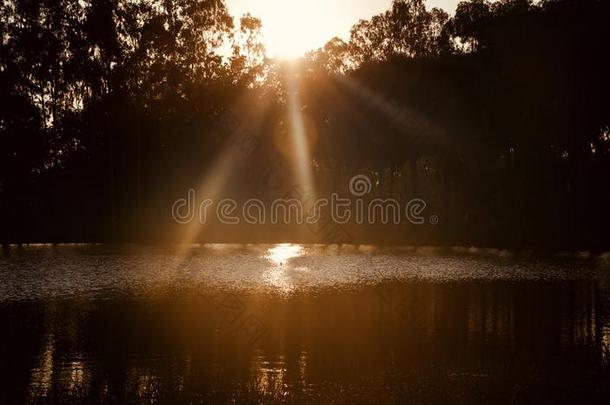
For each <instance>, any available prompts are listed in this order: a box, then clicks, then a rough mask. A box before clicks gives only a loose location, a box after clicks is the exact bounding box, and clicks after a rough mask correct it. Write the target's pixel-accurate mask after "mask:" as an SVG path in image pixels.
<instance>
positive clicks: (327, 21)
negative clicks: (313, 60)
mask: <svg viewBox="0 0 610 405" xmlns="http://www.w3.org/2000/svg"><path fill="white" fill-rule="evenodd" d="M234 1H237V0H234ZM244 7H247V10H248V12H250V13H251V14H252V15H253V16H256V17H259V18H260V19H261V20H262V23H263V28H262V35H263V41H264V44H265V47H266V49H267V56H269V57H271V58H280V59H294V58H298V57H301V56H303V55H304V54H305V53H307V52H308V51H310V50H314V49H317V48H319V47H321V46H323V45H324V44H325V43H326V41H328V40H329V39H331V38H332V37H333V36H335V35H336V32H335V30H336V27H335V24H336V22H335V23H333V17H332V15H331V14H333V13H334V12H335V11H336V10H333V9H332V8H331V6H329V1H328V0H256V1H250V2H248V4H247V6H245V5H244ZM240 11H241V10H240Z"/></svg>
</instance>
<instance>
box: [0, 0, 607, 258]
mask: <svg viewBox="0 0 610 405" xmlns="http://www.w3.org/2000/svg"><path fill="white" fill-rule="evenodd" d="M0 7H1V9H0V29H1V32H2V44H1V48H0V94H2V95H3V100H2V107H1V108H0V219H1V224H2V225H1V227H0V239H2V240H3V241H6V242H8V241H10V242H20V241H93V240H124V239H136V240H142V239H163V238H169V239H172V238H173V237H174V236H175V234H173V233H172V232H170V231H169V229H170V225H171V212H170V211H171V207H172V203H173V202H174V201H175V200H176V199H177V198H183V197H185V195H186V193H187V190H188V189H189V188H193V189H197V190H203V191H204V192H209V191H210V190H213V191H214V193H216V194H217V196H221V197H222V198H235V199H238V200H240V199H242V200H243V199H247V198H261V199H263V200H270V199H271V198H275V197H278V196H283V195H285V193H286V192H290V190H292V189H293V186H294V180H295V179H298V171H297V170H295V169H294V168H293V167H294V164H293V162H294V160H295V159H296V156H294V153H293V150H294V145H293V143H292V142H294V141H292V139H293V136H292V135H291V131H292V129H291V128H292V127H291V125H292V124H294V122H293V121H294V114H295V111H298V114H299V116H300V117H301V118H300V120H301V121H302V122H301V124H302V126H303V128H304V129H305V131H304V132H305V137H306V141H307V142H306V143H307V144H308V145H309V147H308V148H306V149H307V150H306V151H305V152H306V154H307V156H308V157H309V160H308V162H307V163H308V166H309V167H308V168H309V170H310V171H311V172H312V173H313V178H314V183H315V185H316V191H317V192H318V193H319V194H321V195H328V193H330V192H333V191H337V192H346V187H347V182H348V181H349V179H350V177H351V176H353V175H356V174H365V175H368V176H369V177H370V178H371V179H373V183H374V185H375V187H374V191H373V195H375V196H380V197H383V196H384V197H393V198H396V199H399V200H400V201H401V202H402V201H408V200H409V199H411V198H415V197H418V198H422V199H424V200H426V202H427V203H428V209H429V213H434V214H435V215H437V216H438V217H439V218H440V222H439V224H438V225H435V226H421V227H402V226H399V227H389V228H388V227H387V226H386V227H383V228H380V227H366V228H363V227H352V228H349V232H350V234H351V235H352V238H353V240H354V242H360V241H362V242H369V243H371V242H379V241H382V242H384V243H421V244H467V245H486V246H496V247H517V248H553V249H593V250H603V249H608V248H609V247H610V238H609V237H608V236H607V235H608V230H609V229H610V212H609V209H608V207H610V188H609V187H608V184H609V182H608V178H609V177H608V176H609V175H610V104H609V103H608V101H607V98H608V95H609V94H610V80H609V75H608V73H607V70H608V69H607V62H606V60H607V59H608V53H609V52H610V46H609V44H610V42H609V39H610V26H609V25H608V24H607V22H606V20H607V18H608V16H610V6H609V4H608V2H606V1H602V0H548V1H541V2H537V3H535V4H534V3H533V2H531V1H527V0H505V1H499V2H494V3H489V2H487V1H483V0H471V1H466V2H462V3H460V5H459V6H458V8H457V10H456V13H455V15H454V16H449V15H448V14H447V13H445V12H444V11H442V10H439V9H432V10H429V9H427V8H426V7H425V5H424V2H423V1H421V0H396V1H394V3H393V5H392V7H391V9H390V10H388V11H386V12H385V13H382V14H380V15H378V16H374V17H373V18H371V19H370V20H366V21H361V22H359V23H358V24H356V25H355V26H354V27H353V29H352V32H351V37H350V39H349V41H343V40H341V39H337V38H336V39H333V40H331V41H330V42H328V44H326V45H325V46H324V47H323V48H321V49H319V50H317V51H314V52H311V53H310V54H308V55H306V57H305V58H303V59H302V60H300V61H299V62H298V63H288V62H286V63H282V62H279V61H275V60H270V59H268V58H266V57H265V56H264V55H265V50H264V46H263V44H262V43H261V35H260V29H261V22H260V21H259V20H257V19H256V18H254V17H252V16H249V15H246V16H243V17H242V18H239V19H234V18H232V17H231V16H230V15H229V13H228V12H227V9H226V6H225V4H224V2H223V1H221V0H203V1H188V0H165V1H162V0H158V1H154V0H141V1H126V0H90V1H76V0H43V1H36V2H34V1H26V0H11V1H5V2H3V3H2V5H0ZM313 23H314V22H312V24H313ZM209 197H216V196H209ZM172 230H173V229H172ZM295 235H300V233H298V232H295V231H294V229H292V228H290V227H289V228H286V229H283V230H281V232H279V233H278V231H277V230H276V229H254V230H252V229H250V230H245V229H241V228H240V229H239V231H226V230H219V229H212V230H210V231H208V232H207V233H206V232H204V233H203V234H199V235H198V236H196V239H197V240H214V239H222V240H235V241H239V240H240V239H243V240H244V241H246V240H248V241H249V240H254V239H262V240H264V239H273V238H278V237H280V238H283V239H286V238H290V237H292V238H297V239H298V238H299V237H300V236H295ZM324 241H325V242H332V241H333V240H332V238H331V240H324Z"/></svg>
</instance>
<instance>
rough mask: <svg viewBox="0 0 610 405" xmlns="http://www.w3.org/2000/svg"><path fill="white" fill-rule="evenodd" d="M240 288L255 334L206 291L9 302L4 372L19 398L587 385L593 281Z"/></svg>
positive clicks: (597, 357)
mask: <svg viewBox="0 0 610 405" xmlns="http://www.w3.org/2000/svg"><path fill="white" fill-rule="evenodd" d="M384 294H390V296H391V300H393V302H394V303H395V304H394V306H387V305H386V304H387V303H388V302H390V301H391V300H390V299H389V298H388V296H384ZM240 300H241V302H242V303H243V305H244V306H245V307H246V308H248V311H249V312H250V313H253V314H256V316H257V317H259V318H260V320H261V322H263V323H264V324H265V325H266V327H267V333H266V334H265V335H264V336H263V338H262V339H261V340H259V341H257V342H254V343H252V342H251V341H250V340H248V338H247V336H246V335H244V334H240V333H231V332H230V331H229V332H227V331H226V330H225V329H223V328H222V325H223V322H225V321H224V320H223V315H222V314H220V313H219V311H218V309H217V308H216V306H215V305H214V302H217V301H218V300H217V299H216V298H215V299H207V298H204V297H201V298H197V297H195V296H193V297H191V298H178V299H177V298H167V299H166V298H158V299H154V300H152V299H150V300H149V299H145V300H128V299H118V300H108V301H106V300H102V301H93V302H88V301H86V302H84V301H81V300H67V301H56V302H55V303H32V304H28V305H19V304H16V305H8V306H7V307H6V308H7V310H4V311H3V312H2V319H1V321H2V323H3V324H6V322H11V319H13V318H14V317H16V316H18V317H19V318H20V319H21V320H22V322H21V325H22V326H21V327H20V328H13V329H12V334H13V335H12V336H13V337H12V338H11V337H10V336H7V335H3V336H2V338H0V339H1V340H2V346H3V347H9V346H10V353H11V354H10V355H8V353H5V354H3V360H4V359H10V358H13V359H15V362H14V363H11V361H10V360H9V361H3V362H2V365H1V366H0V367H1V371H2V377H3V384H9V383H10V386H11V387H13V391H12V392H13V394H12V395H18V397H13V399H16V400H17V402H19V401H20V400H19V398H21V400H23V399H24V398H26V396H29V397H30V398H32V399H35V398H38V399H40V400H46V401H51V402H54V401H55V402H61V401H62V400H71V399H72V400H74V399H77V398H87V399H88V400H99V401H112V400H114V401H117V400H118V401H143V400H146V401H148V400H151V401H152V400H156V401H164V400H172V399H173V400H175V399H176V398H178V399H180V398H182V399H188V398H190V399H195V398H198V399H204V400H211V401H215V400H223V399H227V400H229V399H231V398H233V399H236V398H237V399H239V398H241V399H244V400H246V399H248V398H250V399H255V398H267V399H269V400H271V399H273V398H275V399H279V398H282V397H288V398H299V397H302V398H307V397H309V398H315V397H319V398H329V397H331V396H332V395H334V394H333V393H336V388H337V387H344V389H345V390H346V391H345V395H346V396H349V395H351V394H350V392H352V391H350V390H355V389H357V388H355V386H359V387H360V389H364V390H366V389H371V387H373V386H377V384H383V381H386V382H387V383H389V382H392V384H393V385H392V387H393V388H392V389H391V390H390V391H388V392H387V393H386V394H387V395H400V392H401V390H406V392H411V391H410V390H415V391H414V395H423V394H424V393H428V394H431V393H432V394H431V395H437V394H438V393H437V394H433V393H434V392H436V390H446V392H447V393H451V392H454V390H457V389H460V388H459V387H462V386H463V384H466V385H468V384H476V388H472V390H471V394H469V395H474V397H473V398H475V397H476V396H477V395H487V394H489V393H490V392H493V391H494V389H496V388H498V387H506V386H510V385H511V384H524V385H525V386H529V387H530V390H531V391H530V393H531V394H532V395H536V394H537V393H542V392H545V390H546V389H550V388H549V387H551V386H554V385H553V384H558V385H556V387H561V385H559V384H564V385H566V384H567V386H570V387H573V388H574V389H575V390H576V391H579V390H586V389H587V387H588V384H589V383H592V382H594V381H598V380H597V378H598V376H599V378H602V376H603V375H604V374H603V370H604V369H603V363H602V362H604V361H605V358H604V355H607V346H606V347H604V339H607V331H608V328H609V326H610V325H608V307H607V304H606V303H607V301H608V297H607V291H604V290H602V289H600V287H599V286H598V284H597V282H595V281H573V282H572V281H561V282H560V281H548V282H544V281H543V282H451V283H440V284H439V283H423V282H422V283H408V284H399V283H396V284H394V285H390V284H387V285H386V284H384V285H380V286H376V287H370V288H364V289H360V290H353V291H344V292H340V291H335V290H333V291H331V292H324V291H321V292H319V293H317V294H308V293H300V294H299V293H297V294H295V295H293V296H291V297H288V298H286V297H284V296H281V297H280V296H278V297H277V298H273V297H272V296H268V295H267V296H248V295H240ZM40 325H42V329H40ZM598 333H599V334H598ZM33 342H35V344H32V343H33ZM606 344H607V342H606ZM604 353H606V354H604ZM17 359H18V361H17ZM606 364H607V363H606ZM13 366H18V367H21V368H23V372H15V370H16V369H14V368H13ZM26 369H27V370H26ZM582 373H585V374H586V375H587V376H588V377H583V375H581V374H582ZM539 376H544V381H539V380H538V379H537V378H538V377H539ZM547 377H548V378H547ZM551 377H552V378H551ZM589 378H590V379H591V381H585V379H589ZM424 381H427V383H426V385H421V384H423V383H424ZM349 387H351V388H349ZM418 390H423V391H418ZM579 392H580V391H579ZM486 393H487V394H486ZM454 394H455V392H454ZM3 395H4V397H3V398H7V397H6V395H11V394H10V393H9V391H6V390H3ZM426 395H427V394H426ZM448 395H450V394H448ZM451 395H453V394H451ZM553 395H554V396H551V398H554V397H556V395H559V394H558V393H557V392H556V393H555V394H553ZM9 398H10V397H9Z"/></svg>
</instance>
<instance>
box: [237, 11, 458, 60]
mask: <svg viewBox="0 0 610 405" xmlns="http://www.w3.org/2000/svg"><path fill="white" fill-rule="evenodd" d="M458 2H459V0H428V1H427V6H428V8H432V7H440V8H443V9H445V10H446V11H448V12H450V13H453V11H454V10H455V7H456V5H457V3H458ZM391 4H392V0H309V1H302V0H227V6H228V8H229V11H230V12H231V14H232V15H233V16H234V17H235V18H239V17H240V16H242V15H244V14H246V13H250V14H251V15H252V16H254V17H258V18H260V19H261V20H262V23H263V28H262V35H263V42H264V44H265V46H266V48H267V56H269V57H273V58H281V59H293V58H296V57H300V56H303V55H304V54H305V53H306V52H308V51H310V50H315V49H318V48H320V47H322V46H323V45H324V44H325V43H326V42H328V41H329V40H330V39H332V38H333V37H340V38H343V39H345V40H347V39H349V33H350V30H351V28H352V26H353V25H354V24H356V23H357V22H358V21H359V20H361V19H368V18H370V17H372V16H373V15H376V14H379V13H381V12H383V11H385V10H387V9H389V8H390V6H391Z"/></svg>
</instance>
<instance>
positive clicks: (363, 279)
mask: <svg viewBox="0 0 610 405" xmlns="http://www.w3.org/2000/svg"><path fill="white" fill-rule="evenodd" d="M608 267H609V266H608V263H607V262H605V261H603V260H601V259H595V258H583V257H580V256H574V257H565V256H562V257H557V256H554V257H550V258H539V257H534V256H526V257H520V256H513V255H511V254H510V253H508V252H505V251H500V252H495V251H484V250H483V251H481V250H474V251H473V250H472V249H469V250H468V251H461V250H455V249H454V250H450V249H445V250H442V249H432V248H425V249H424V248H422V249H415V248H381V247H373V246H337V245H328V246H327V245H294V244H280V245H218V244H217V245H201V246H200V245H193V246H191V247H190V249H189V250H188V251H187V252H186V253H185V254H183V255H176V254H175V253H174V252H173V251H172V250H170V249H161V248H153V247H142V246H104V245H94V246H87V245H69V246H49V245H41V246H26V247H11V248H10V249H8V251H7V252H5V254H4V256H2V257H0V302H2V301H20V300H30V299H47V298H53V297H59V298H61V297H91V296H94V297H106V296H109V295H110V296H114V295H117V294H119V295H130V296H131V295H142V296H154V295H156V294H160V293H164V292H167V291H172V292H179V291H188V290H197V289H206V290H209V289H217V290H242V291H243V290H248V291H252V292H257V291H259V292H280V293H283V294H286V293H294V292H295V291H298V290H306V289H311V288H333V289H345V288H352V287H357V286H364V285H375V284H378V283H380V282H385V281H392V280H396V281H409V280H411V281H414V280H420V281H432V282H447V281H459V280H574V279H583V278H585V279H586V278H600V277H601V278H606V279H607V278H608V271H607V270H608Z"/></svg>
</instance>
